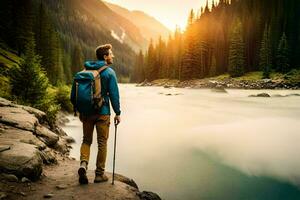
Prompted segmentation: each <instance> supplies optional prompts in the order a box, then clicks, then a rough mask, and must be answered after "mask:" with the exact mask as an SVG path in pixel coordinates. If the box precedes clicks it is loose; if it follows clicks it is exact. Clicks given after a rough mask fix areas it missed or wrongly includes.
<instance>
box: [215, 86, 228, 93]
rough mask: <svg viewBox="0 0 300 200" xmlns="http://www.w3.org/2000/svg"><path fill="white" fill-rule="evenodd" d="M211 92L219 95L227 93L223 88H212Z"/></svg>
mask: <svg viewBox="0 0 300 200" xmlns="http://www.w3.org/2000/svg"><path fill="white" fill-rule="evenodd" d="M211 91H212V92H219V93H227V91H226V90H225V88H223V87H216V88H212V89H211Z"/></svg>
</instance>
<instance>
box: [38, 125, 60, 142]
mask: <svg viewBox="0 0 300 200" xmlns="http://www.w3.org/2000/svg"><path fill="white" fill-rule="evenodd" d="M35 134H36V135H37V137H38V138H39V139H40V140H41V141H43V142H44V143H45V144H46V145H48V146H53V145H55V144H56V142H57V141H58V135H56V134H55V133H53V132H52V131H50V130H49V129H48V128H46V127H44V126H42V125H37V126H36V130H35Z"/></svg>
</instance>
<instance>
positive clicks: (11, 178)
mask: <svg viewBox="0 0 300 200" xmlns="http://www.w3.org/2000/svg"><path fill="white" fill-rule="evenodd" d="M1 179H5V180H7V181H9V182H18V181H19V179H18V177H16V176H15V175H14V174H5V173H3V174H1Z"/></svg>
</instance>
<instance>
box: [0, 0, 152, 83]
mask: <svg viewBox="0 0 300 200" xmlns="http://www.w3.org/2000/svg"><path fill="white" fill-rule="evenodd" d="M0 12H1V19H0V20H1V33H0V41H1V43H2V44H3V45H6V46H8V47H9V48H11V49H13V50H16V51H17V54H18V55H21V54H24V50H25V44H26V43H27V42H28V40H30V37H31V35H32V36H33V40H34V43H35V46H36V48H35V52H36V54H37V55H39V56H40V58H41V66H42V68H43V69H44V70H45V71H46V72H47V77H48V78H49V80H50V83H52V84H53V85H57V84H58V83H70V82H71V79H72V75H73V74H74V73H75V72H77V71H79V70H80V69H81V68H82V65H83V61H84V60H85V59H95V55H94V54H95V53H94V49H95V48H96V47H97V46H98V45H100V44H105V43H111V44H112V45H113V50H114V53H115V55H116V59H115V64H114V67H115V69H116V71H117V72H118V74H119V77H120V79H122V78H123V77H128V76H129V73H130V69H131V67H132V63H133V61H134V56H135V53H134V51H133V50H132V49H136V50H137V49H143V48H145V46H146V45H147V43H146V42H147V41H146V40H145V38H144V37H143V36H142V35H141V33H140V30H139V29H138V28H137V27H136V26H135V25H134V24H132V23H131V22H130V21H129V20H127V19H125V18H123V17H121V16H119V15H118V14H116V13H114V12H113V11H111V10H110V9H109V8H108V7H107V6H106V5H105V4H104V3H103V2H101V1H97V0H88V1H84V2H83V1H79V0H73V1H68V0H21V1H15V0H13V1H11V0H2V1H1V8H0ZM31 33H33V34H31Z"/></svg>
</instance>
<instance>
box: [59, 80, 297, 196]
mask: <svg viewBox="0 0 300 200" xmlns="http://www.w3.org/2000/svg"><path fill="white" fill-rule="evenodd" d="M227 91H228V93H217V92H213V91H211V90H210V89H179V88H171V89H167V88H162V87H135V86H134V85H131V84H121V85H120V93H121V108H122V109H121V110H122V122H121V124H120V125H119V126H118V135H117V155H116V172H117V173H120V174H123V175H126V176H128V177H130V178H132V179H134V180H135V181H136V182H137V184H138V185H139V187H140V190H141V191H143V190H148V191H154V192H156V193H158V194H159V195H160V196H161V197H162V198H163V199H167V200H201V199H212V200H221V199H222V200H223V199H231V200H235V199H239V200H240V199H259V200H266V199H272V200H274V199H300V159H299V153H300V97H299V96H289V97H271V98H260V97H248V95H250V94H258V93H261V92H267V93H269V94H271V95H275V94H281V95H287V94H294V93H298V94H300V91H299V90H298V91H291V90H234V89H228V90H227ZM168 94H172V95H168ZM69 119H70V122H69V123H68V124H67V125H66V126H65V127H64V130H65V131H66V132H67V133H68V134H69V135H70V136H72V137H74V138H75V140H76V143H75V144H73V149H72V150H71V156H73V157H75V158H76V159H79V153H80V152H79V151H80V145H81V141H82V128H81V127H82V126H81V123H80V121H79V120H78V119H77V118H74V117H72V116H69ZM112 120H113V116H112V117H111V122H112ZM113 138H114V126H113V123H112V124H111V127H110V139H109V147H108V148H109V149H108V158H107V164H106V165H107V171H112V158H113ZM96 153H97V143H96V132H94V140H93V144H92V150H91V159H90V165H89V169H94V168H95V157H96ZM91 181H92V180H91Z"/></svg>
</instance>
